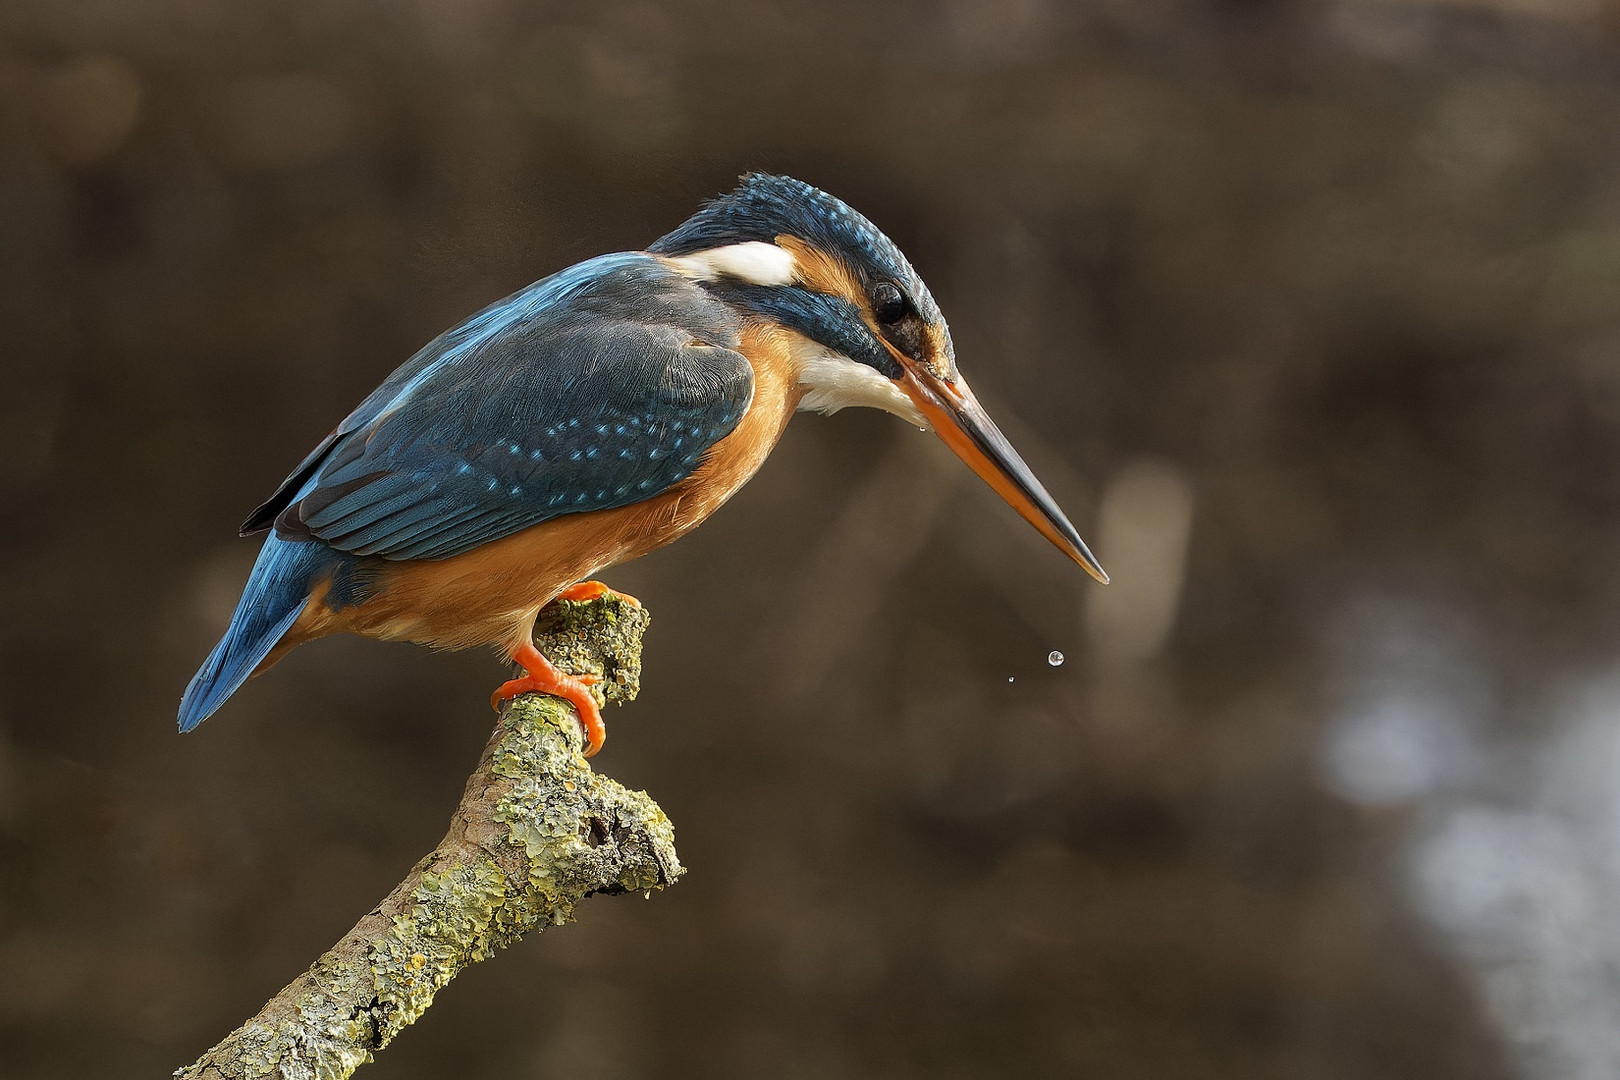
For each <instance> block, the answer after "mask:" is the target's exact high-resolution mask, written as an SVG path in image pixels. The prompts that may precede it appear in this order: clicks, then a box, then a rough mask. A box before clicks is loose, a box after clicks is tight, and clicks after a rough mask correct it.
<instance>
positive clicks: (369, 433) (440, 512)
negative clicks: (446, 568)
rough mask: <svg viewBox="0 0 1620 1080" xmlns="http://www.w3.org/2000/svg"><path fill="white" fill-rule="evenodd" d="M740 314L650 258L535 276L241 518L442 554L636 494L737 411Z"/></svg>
mask: <svg viewBox="0 0 1620 1080" xmlns="http://www.w3.org/2000/svg"><path fill="white" fill-rule="evenodd" d="M740 331H741V323H740V321H739V319H738V318H737V316H736V315H735V313H733V312H732V311H731V310H730V309H729V308H727V307H726V306H725V305H723V304H721V303H719V302H718V301H715V300H714V299H712V298H711V297H709V296H708V294H706V293H705V292H703V291H702V290H701V289H700V288H698V287H697V286H696V285H693V284H692V283H691V282H689V281H687V280H686V279H684V278H682V277H680V276H679V275H677V274H675V273H673V272H671V271H670V270H669V269H668V268H666V267H665V266H664V264H663V263H661V262H659V261H658V260H656V259H653V258H650V257H648V256H645V255H637V254H621V255H607V256H602V257H601V258H598V259H592V260H590V261H589V262H585V263H581V264H579V265H578V266H575V267H572V268H570V269H569V270H565V271H563V272H562V273H560V274H557V275H554V276H552V277H550V278H547V279H545V280H544V281H540V282H537V283H536V284H534V285H531V286H530V287H529V288H527V289H524V290H523V291H522V292H519V293H517V294H515V295H513V296H510V297H508V298H507V299H505V300H502V301H501V302H499V303H497V304H494V305H492V306H491V307H489V308H486V309H485V310H484V311H482V312H480V313H479V314H477V315H475V316H473V317H472V318H471V319H469V320H467V321H466V322H465V323H462V324H461V325H460V326H457V327H456V328H455V329H453V330H450V331H449V332H448V333H446V334H444V335H442V336H441V337H439V338H438V339H437V340H435V341H434V342H432V343H431V344H429V345H428V346H427V347H426V348H424V349H423V350H422V351H421V352H419V353H417V355H416V356H414V357H412V358H411V360H410V361H409V362H407V363H406V364H405V365H404V366H402V367H401V368H400V369H399V370H398V371H396V372H394V374H393V375H391V376H389V377H388V379H387V381H385V382H384V383H383V384H382V386H380V387H378V388H377V390H376V391H374V392H373V393H372V394H371V396H370V397H368V398H367V399H366V400H365V401H364V402H363V403H362V404H361V405H360V407H359V408H358V409H356V410H355V411H354V413H352V414H351V415H350V416H349V417H348V419H346V420H344V421H343V423H342V424H340V425H339V426H338V428H337V430H336V431H334V432H333V433H332V434H331V435H329V436H328V437H327V438H326V440H325V441H323V442H322V443H321V445H320V446H318V447H316V449H315V451H314V453H312V454H311V455H310V456H309V457H308V458H306V459H305V461H304V462H303V464H301V465H300V466H299V467H298V469H296V470H295V471H294V472H293V474H292V475H291V476H289V477H288V478H287V480H286V481H285V482H284V483H283V484H282V486H281V489H280V490H279V491H277V493H276V494H275V495H274V496H272V497H271V499H270V501H269V502H267V503H265V504H264V506H262V507H260V508H259V510H257V511H255V512H254V514H253V516H251V517H250V518H249V519H248V521H247V524H246V525H244V526H243V528H244V531H256V530H257V529H260V528H264V527H266V526H268V525H269V524H270V523H271V522H272V521H273V522H274V525H275V529H276V533H277V535H279V536H281V537H283V538H284V539H293V540H300V539H312V538H313V539H319V540H322V541H324V542H325V543H327V544H328V545H330V546H331V547H334V548H336V549H338V550H340V551H346V552H349V553H351V554H355V555H380V556H383V557H385V558H390V559H440V558H448V557H449V556H452V555H457V554H460V553H461V552H464V551H467V550H469V549H471V548H474V547H477V546H478V545H480V544H485V543H488V542H490V541H492V540H497V539H499V538H501V537H503V536H507V535H510V534H511V533H514V532H518V531H519V530H522V529H526V528H528V527H529V526H531V525H536V524H539V523H540V522H542V521H545V520H547V519H549V518H553V517H557V516H559V515H561V514H567V513H578V512H584V511H588V510H603V509H609V508H611V507H615V506H624V505H627V504H629V503H633V502H639V501H640V500H642V499H646V498H648V497H650V496H652V495H655V494H657V493H658V492H660V491H663V490H665V489H666V488H668V487H670V486H671V485H673V484H675V483H678V482H679V481H680V480H682V479H684V478H685V477H687V476H688V475H690V474H691V473H692V471H693V470H694V469H696V468H697V466H698V464H699V462H700V461H701V460H702V457H703V454H704V452H705V451H706V450H707V449H708V448H709V447H710V446H713V445H714V444H715V443H716V442H718V441H719V440H720V439H722V438H724V437H725V436H726V435H728V434H729V433H730V432H731V431H732V429H733V428H735V427H736V426H737V423H738V422H739V421H740V420H741V419H742V415H743V413H744V412H745V411H746V410H747V408H748V404H749V402H750V400H751V399H752V396H753V385H754V384H753V369H752V368H751V367H750V365H749V363H748V361H747V359H745V358H744V357H743V356H742V354H741V353H739V352H737V351H736V345H737V339H738V334H739V333H740Z"/></svg>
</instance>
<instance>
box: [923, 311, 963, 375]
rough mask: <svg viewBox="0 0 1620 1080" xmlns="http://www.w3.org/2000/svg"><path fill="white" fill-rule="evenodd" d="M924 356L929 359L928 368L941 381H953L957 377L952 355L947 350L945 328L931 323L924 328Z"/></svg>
mask: <svg viewBox="0 0 1620 1080" xmlns="http://www.w3.org/2000/svg"><path fill="white" fill-rule="evenodd" d="M923 334H924V337H923V356H924V357H926V358H927V363H928V367H929V369H930V370H931V371H933V373H934V374H935V375H937V376H939V377H940V378H941V379H947V380H948V379H951V378H953V377H954V376H955V375H956V372H955V371H954V370H952V366H951V358H950V353H949V351H948V350H947V349H946V343H945V328H944V327H943V326H936V325H934V324H932V323H930V324H929V325H928V326H926V327H924V328H923Z"/></svg>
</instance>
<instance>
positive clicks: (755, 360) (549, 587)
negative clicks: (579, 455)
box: [263, 324, 800, 667]
mask: <svg viewBox="0 0 1620 1080" xmlns="http://www.w3.org/2000/svg"><path fill="white" fill-rule="evenodd" d="M793 346H794V338H793V336H792V335H791V334H790V333H789V332H787V331H783V330H780V329H777V328H775V327H773V326H770V325H768V324H762V325H756V326H752V327H750V328H749V329H748V330H746V331H745V332H744V335H743V340H742V343H741V344H740V346H739V351H740V352H742V354H743V355H744V356H746V357H747V358H748V360H749V362H750V363H751V364H752V365H753V368H754V397H753V400H752V402H750V404H749V406H748V411H747V412H746V413H745V414H744V415H743V418H742V421H741V422H740V423H739V424H738V425H737V427H736V429H735V430H733V431H732V432H731V434H729V435H727V436H726V437H725V438H724V439H721V440H720V441H719V442H718V443H716V444H715V445H714V446H713V447H711V448H710V449H709V451H708V453H707V454H706V455H705V456H704V459H703V461H702V463H701V464H700V465H699V466H698V468H697V469H696V470H695V471H694V472H693V473H692V475H690V476H688V477H687V478H686V479H685V480H683V481H681V482H680V483H678V484H676V485H675V486H674V487H672V488H670V489H668V490H667V491H663V492H660V493H659V494H658V495H655V496H653V497H652V498H650V499H646V500H644V501H642V502H638V503H633V504H631V505H629V506H621V507H618V508H617V509H613V510H598V511H593V512H590V513H583V514H565V515H563V516H562V517H557V518H552V519H551V520H550V521H545V522H542V523H540V524H539V525H535V526H533V527H532V528H528V529H525V530H523V531H522V532H519V533H514V534H513V535H511V536H507V537H504V538H502V539H500V540H496V541H493V542H491V543H488V544H484V545H481V546H479V547H477V548H474V549H473V550H471V551H468V552H465V553H463V554H461V555H457V556H454V557H452V558H449V559H440V560H434V561H428V560H414V561H399V562H384V563H382V564H381V567H380V569H379V571H378V574H377V577H376V581H375V589H374V591H373V593H372V595H371V596H370V597H368V598H367V599H366V600H365V601H363V602H361V603H360V604H357V605H353V606H349V607H342V608H338V609H336V610H334V609H332V608H329V607H328V606H327V605H326V603H325V602H324V598H323V595H322V594H323V593H324V589H323V590H319V591H318V592H317V594H316V595H315V596H314V597H312V599H311V601H310V603H309V604H308V606H306V608H305V609H304V613H303V614H302V615H301V616H299V619H298V621H297V622H296V623H294V624H293V627H292V629H291V630H290V631H288V633H287V636H286V637H285V638H283V639H282V642H281V645H280V646H279V647H278V648H277V649H276V651H275V652H274V653H273V654H272V655H271V657H270V658H269V659H267V661H266V663H265V664H264V665H263V666H264V667H268V666H270V664H273V663H274V662H275V661H276V660H277V659H279V658H280V656H281V655H282V654H283V653H285V652H286V650H287V649H290V648H292V647H293V646H295V645H298V644H300V643H302V642H304V641H309V640H311V639H313V638H317V637H324V636H325V635H327V634H336V633H351V634H360V635H362V636H365V637H375V638H382V639H385V640H404V641H415V642H420V643H422V644H426V645H432V646H435V647H437V648H444V649H463V648H467V647H468V646H472V645H485V644H490V645H498V646H500V647H501V648H503V649H505V650H507V651H508V652H511V651H512V650H514V649H516V648H517V647H518V646H520V645H522V644H524V643H526V642H528V641H529V639H530V635H531V634H532V633H533V627H534V619H535V616H536V615H537V614H538V613H539V611H540V609H541V608H542V607H544V606H545V605H546V604H548V603H550V602H551V600H552V599H553V598H554V597H555V596H556V595H557V594H558V593H559V592H561V591H562V590H563V589H565V588H567V587H568V586H569V585H572V584H573V583H574V582H576V581H581V580H584V579H585V578H589V577H592V576H594V575H596V574H598V573H600V572H601V571H602V570H605V569H606V568H608V567H610V566H616V565H618V564H619V563H623V562H628V561H630V560H631V559H635V558H638V557H640V556H642V555H645V554H647V553H648V552H649V551H652V550H654V549H656V548H659V547H662V546H663V545H665V544H667V543H669V542H670V541H672V540H675V539H678V538H679V537H681V536H682V535H684V534H685V533H687V532H689V531H691V530H692V529H694V528H696V527H697V526H698V525H699V524H701V523H702V522H703V520H704V519H705V518H707V517H708V516H709V515H710V514H712V513H714V512H715V511H716V510H718V509H719V508H720V506H721V505H722V504H723V503H724V502H725V501H726V500H727V499H729V498H731V496H732V495H733V494H735V493H736V491H737V489H738V488H740V487H742V486H743V484H745V483H747V481H748V480H749V478H750V477H752V476H753V475H754V473H755V472H757V471H758V470H759V467H760V466H761V465H762V464H764V462H765V458H766V456H767V455H769V454H770V452H771V449H772V448H773V447H774V446H775V445H776V441H777V440H778V439H779V438H780V437H781V435H782V430H783V428H785V427H786V426H787V422H788V419H789V418H790V417H791V416H792V415H793V411H794V409H796V408H797V407H798V403H799V397H800V390H799V387H798V380H797V373H796V371H795V370H794V363H793V360H792V356H793Z"/></svg>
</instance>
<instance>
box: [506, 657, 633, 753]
mask: <svg viewBox="0 0 1620 1080" xmlns="http://www.w3.org/2000/svg"><path fill="white" fill-rule="evenodd" d="M512 662H513V663H515V664H519V665H521V666H522V668H523V670H524V672H525V674H523V675H521V676H519V677H518V678H516V679H512V680H511V681H510V682H504V683H502V684H501V685H500V686H499V687H498V688H496V690H495V693H493V694H491V695H490V698H489V704H490V706H491V707H492V708H493V709H495V710H496V711H497V712H499V711H500V708H501V705H502V703H504V702H507V701H510V700H511V699H513V698H515V697H517V696H518V695H519V694H528V693H540V694H550V695H552V696H553V697H560V698H562V699H563V700H564V701H566V702H568V703H569V704H571V705H572V706H573V707H574V711H575V712H577V713H578V714H579V724H580V726H581V727H582V728H584V729H585V756H586V757H594V756H595V755H596V752H597V751H598V750H600V749H602V743H603V742H604V741H606V739H607V727H606V725H604V724H603V723H602V711H601V710H600V709H598V708H597V707H596V699H595V698H593V697H592V696H591V690H590V688H591V687H592V686H594V685H595V684H596V683H598V682H600V681H601V679H600V677H598V676H596V675H567V674H564V673H563V672H561V671H558V670H557V669H556V668H555V667H553V666H552V663H551V661H550V660H547V659H546V658H545V656H544V655H543V654H542V653H541V652H540V650H539V649H537V648H535V647H534V645H533V644H532V643H531V644H527V645H523V646H521V647H520V648H519V649H518V650H517V651H516V652H514V653H513V654H512Z"/></svg>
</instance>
